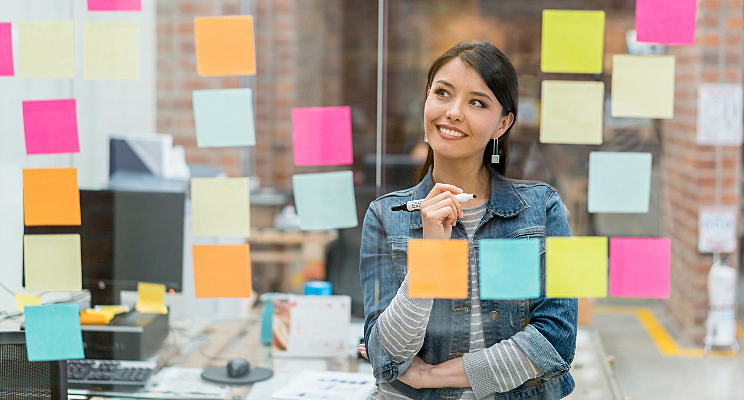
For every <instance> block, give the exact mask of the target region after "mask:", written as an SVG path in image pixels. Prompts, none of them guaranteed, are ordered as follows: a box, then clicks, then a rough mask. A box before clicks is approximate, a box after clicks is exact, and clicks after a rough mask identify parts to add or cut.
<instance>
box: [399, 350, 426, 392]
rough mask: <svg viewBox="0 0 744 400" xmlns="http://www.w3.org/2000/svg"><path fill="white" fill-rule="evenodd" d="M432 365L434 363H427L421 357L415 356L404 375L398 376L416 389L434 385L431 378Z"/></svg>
mask: <svg viewBox="0 0 744 400" xmlns="http://www.w3.org/2000/svg"><path fill="white" fill-rule="evenodd" d="M432 367H433V366H432V365H430V364H427V363H425V362H424V360H422V359H421V357H419V356H416V357H414V358H413V363H411V366H410V367H408V369H407V370H406V372H404V373H403V375H401V376H399V377H398V380H399V381H401V382H403V383H405V384H406V385H408V386H410V387H412V388H414V389H424V388H430V387H433V385H432V384H431V383H430V379H429V378H430V377H431V374H430V373H431V369H432Z"/></svg>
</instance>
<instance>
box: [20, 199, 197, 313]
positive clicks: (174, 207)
mask: <svg viewBox="0 0 744 400" xmlns="http://www.w3.org/2000/svg"><path fill="white" fill-rule="evenodd" d="M185 202H186V194H185V193H184V192H146V191H141V192H136V191H113V190H81V191H80V211H81V222H82V223H81V225H80V226H27V227H25V229H24V233H25V234H28V235H34V234H59V233H79V234H80V244H81V255H82V268H83V271H82V273H83V288H84V289H88V290H90V292H91V306H95V305H98V304H101V305H105V304H119V303H120V297H119V292H120V291H121V290H137V283H138V282H151V283H162V284H164V285H165V286H166V290H168V291H174V292H180V291H181V287H182V285H183V283H182V281H183V252H184V247H183V246H184V245H183V243H184V211H185Z"/></svg>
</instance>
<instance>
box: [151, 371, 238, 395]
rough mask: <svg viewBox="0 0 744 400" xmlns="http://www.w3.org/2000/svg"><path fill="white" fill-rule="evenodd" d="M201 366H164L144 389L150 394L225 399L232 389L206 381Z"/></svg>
mask: <svg viewBox="0 0 744 400" xmlns="http://www.w3.org/2000/svg"><path fill="white" fill-rule="evenodd" d="M202 371H204V370H203V369H201V368H179V367H168V368H163V369H162V370H160V371H159V372H158V373H157V374H155V375H154V376H153V377H152V378H150V381H149V382H148V383H147V386H146V387H145V389H144V391H145V392H147V393H149V394H156V393H159V394H162V395H167V396H178V397H181V396H183V397H184V398H187V397H189V396H193V397H198V398H201V399H204V398H215V399H224V398H227V394H228V392H229V391H230V387H229V386H227V385H218V384H216V383H212V382H208V381H205V380H204V379H202V378H201V373H202Z"/></svg>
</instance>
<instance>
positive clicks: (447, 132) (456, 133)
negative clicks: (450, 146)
mask: <svg viewBox="0 0 744 400" xmlns="http://www.w3.org/2000/svg"><path fill="white" fill-rule="evenodd" d="M437 129H439V132H441V133H442V134H444V135H446V136H452V137H465V136H467V135H466V134H464V133H462V132H460V131H456V130H454V129H447V128H445V127H443V126H439V125H437Z"/></svg>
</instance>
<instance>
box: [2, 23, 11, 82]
mask: <svg viewBox="0 0 744 400" xmlns="http://www.w3.org/2000/svg"><path fill="white" fill-rule="evenodd" d="M10 32H11V30H10V22H2V23H0V76H13V75H15V71H14V69H13V40H12V37H11V34H10Z"/></svg>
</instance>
